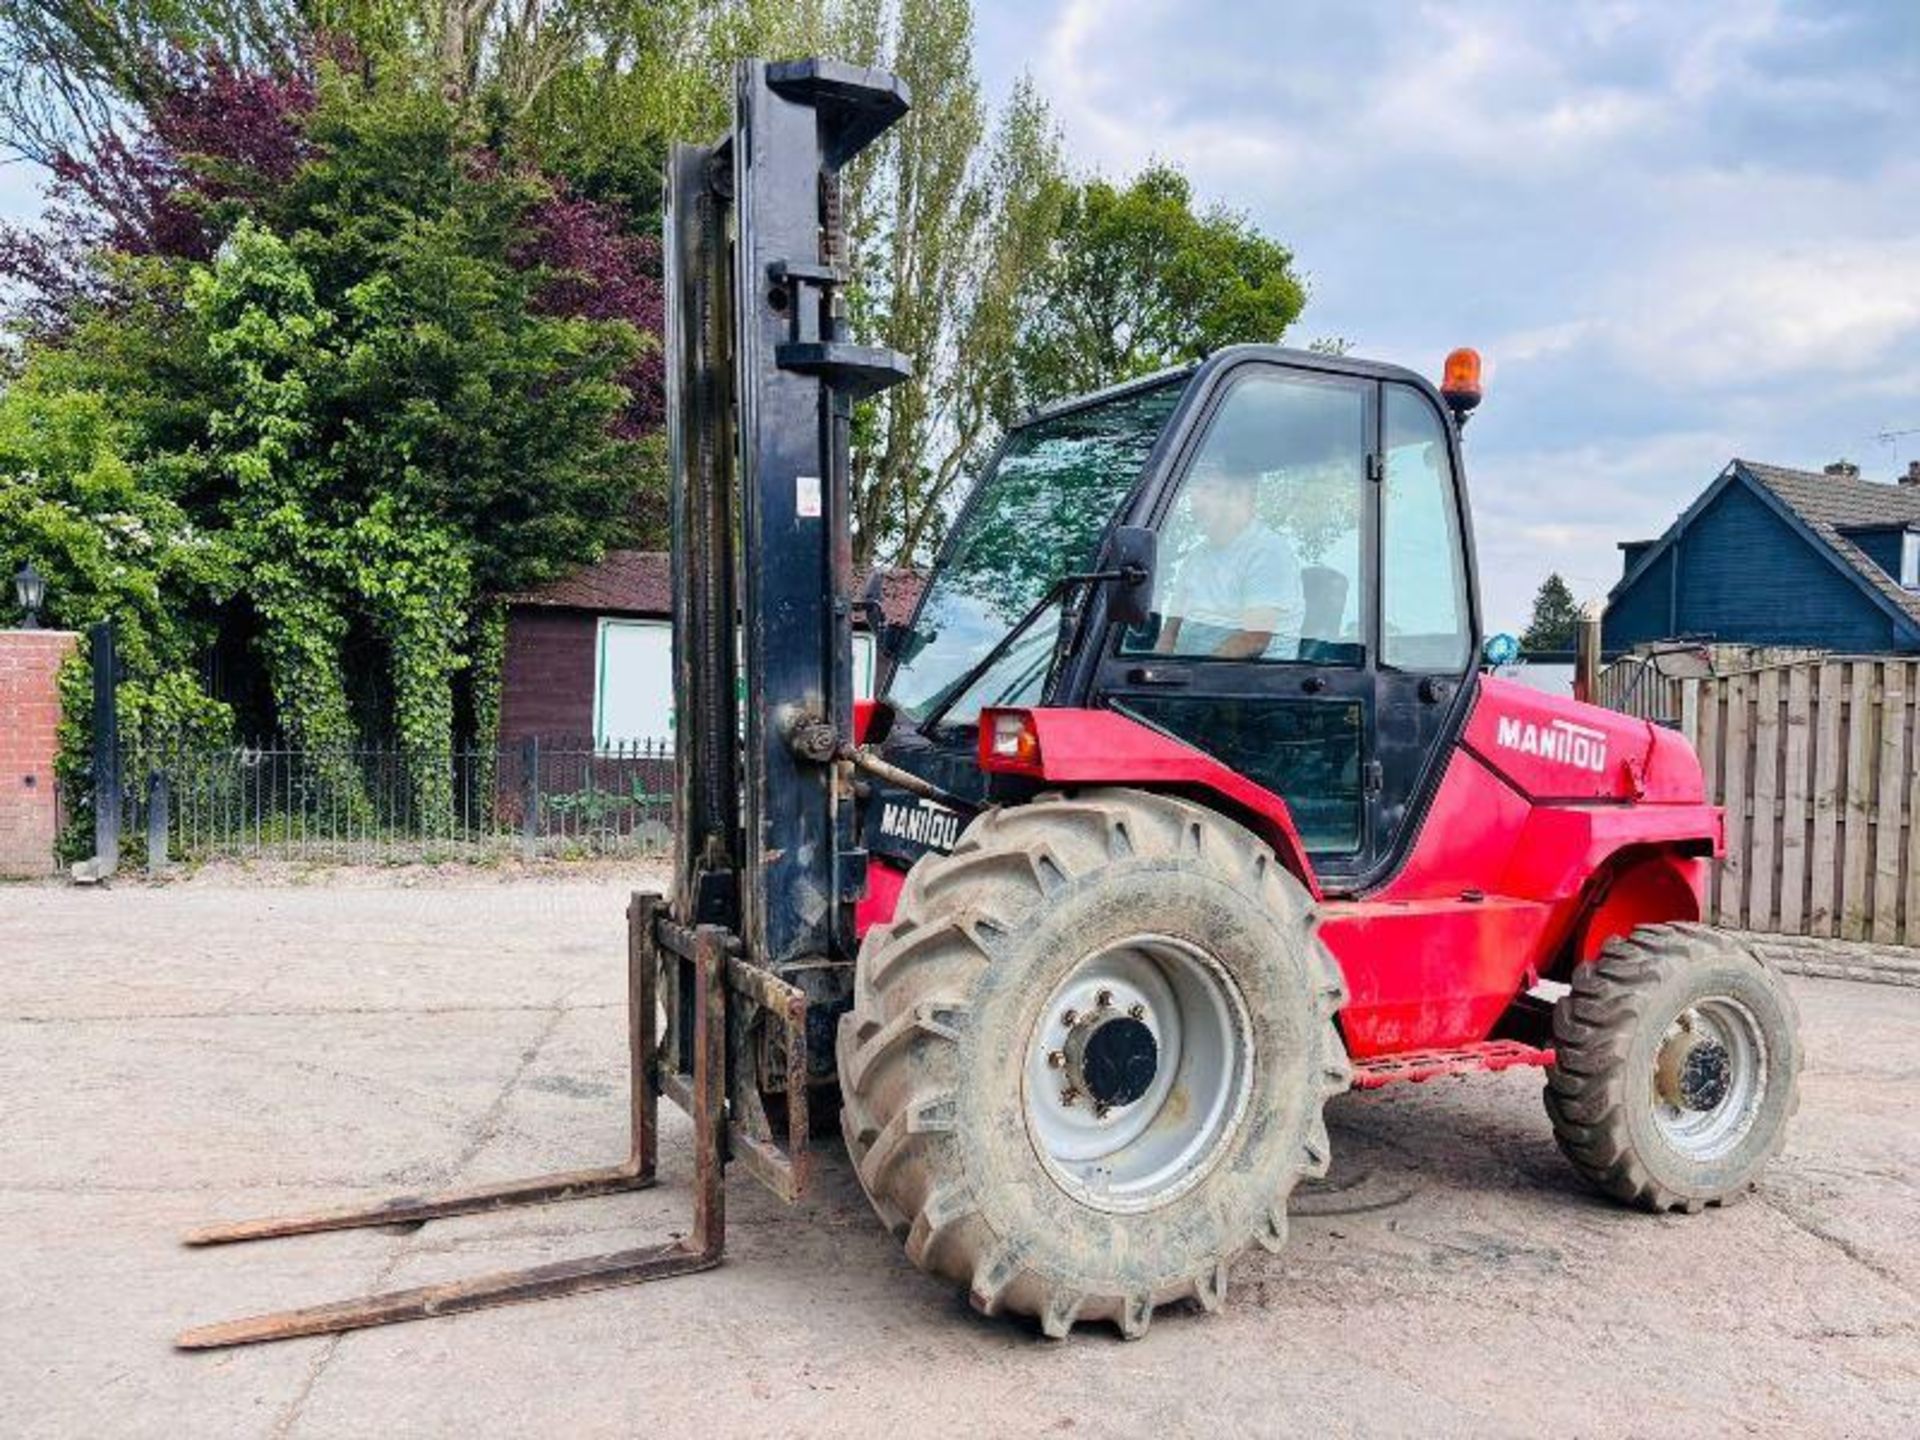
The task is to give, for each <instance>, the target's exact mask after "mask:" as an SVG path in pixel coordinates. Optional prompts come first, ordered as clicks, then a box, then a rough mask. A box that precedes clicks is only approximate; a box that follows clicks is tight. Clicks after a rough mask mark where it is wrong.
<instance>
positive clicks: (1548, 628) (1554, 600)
mask: <svg viewBox="0 0 1920 1440" xmlns="http://www.w3.org/2000/svg"><path fill="white" fill-rule="evenodd" d="M1579 631H1580V607H1579V606H1578V605H1577V604H1575V603H1574V599H1573V591H1571V590H1569V589H1568V588H1567V582H1566V581H1564V580H1562V579H1561V578H1560V576H1559V574H1558V572H1555V573H1554V574H1551V575H1549V576H1547V578H1546V579H1545V580H1543V581H1542V582H1541V583H1540V590H1539V593H1538V594H1536V595H1535V596H1534V597H1533V618H1532V620H1530V621H1529V622H1528V623H1527V629H1526V633H1525V634H1523V635H1522V636H1521V637H1520V643H1521V644H1522V645H1524V646H1525V647H1526V648H1527V649H1529V650H1571V649H1573V647H1574V643H1575V641H1576V639H1577V638H1578V636H1579Z"/></svg>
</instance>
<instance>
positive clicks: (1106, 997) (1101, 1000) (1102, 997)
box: [1093, 990, 1113, 1010]
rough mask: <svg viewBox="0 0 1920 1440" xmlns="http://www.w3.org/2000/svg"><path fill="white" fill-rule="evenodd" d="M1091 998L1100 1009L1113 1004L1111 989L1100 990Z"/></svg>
mask: <svg viewBox="0 0 1920 1440" xmlns="http://www.w3.org/2000/svg"><path fill="white" fill-rule="evenodd" d="M1093 999H1094V1003H1095V1004H1096V1005H1098V1006H1099V1007H1100V1008H1101V1009H1102V1010H1107V1009H1111V1008H1112V1006H1113V991H1111V990H1102V991H1101V992H1100V993H1099V994H1098V995H1096V996H1094V997H1093Z"/></svg>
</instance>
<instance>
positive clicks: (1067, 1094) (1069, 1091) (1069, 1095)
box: [1060, 1085, 1080, 1105]
mask: <svg viewBox="0 0 1920 1440" xmlns="http://www.w3.org/2000/svg"><path fill="white" fill-rule="evenodd" d="M1079 1098H1080V1091H1079V1090H1078V1089H1076V1088H1075V1087H1074V1086H1072V1085H1069V1086H1067V1088H1066V1089H1064V1090H1062V1091H1061V1092H1060V1103H1061V1104H1062V1105H1071V1104H1073V1102H1074V1101H1076V1100H1078V1099H1079Z"/></svg>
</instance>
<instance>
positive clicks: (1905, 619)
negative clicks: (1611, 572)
mask: <svg viewBox="0 0 1920 1440" xmlns="http://www.w3.org/2000/svg"><path fill="white" fill-rule="evenodd" d="M1620 549H1621V551H1622V552H1623V555H1624V558H1625V562H1626V563H1625V574H1624V575H1622V576H1621V579H1620V583H1619V584H1617V585H1615V586H1614V587H1613V590H1612V592H1611V593H1610V594H1609V595H1608V597H1607V612H1606V619H1605V621H1604V622H1603V626H1602V631H1601V635H1602V641H1601V643H1602V647H1603V648H1604V649H1605V651H1606V652H1607V653H1608V654H1615V653H1618V652H1619V651H1622V650H1627V649H1630V648H1632V647H1633V646H1635V645H1639V644H1643V643H1646V642H1649V641H1656V640H1667V639H1674V638H1678V637H1681V636H1687V637H1697V638H1702V639H1708V638H1710V639H1713V640H1716V641H1719V642H1722V643H1725V644H1737V645H1783V646H1808V647H1816V648H1820V649H1825V650H1831V651H1836V652H1842V653H1853V654H1885V653H1889V652H1907V653H1913V652H1920V461H1915V462H1914V463H1913V464H1911V465H1910V466H1909V467H1908V469H1907V473H1906V474H1905V475H1903V476H1902V477H1901V478H1900V479H1899V480H1898V481H1896V482H1893V483H1881V482H1878V481H1873V480H1864V479H1862V478H1861V477H1860V473H1859V470H1858V468H1857V467H1856V466H1852V465H1847V464H1844V463H1843V464H1838V465H1830V466H1828V467H1827V469H1826V470H1825V471H1824V472H1815V471H1810V470H1788V469H1784V468H1782V467H1781V466H1778V465H1762V464H1759V463H1757V462H1755V461H1751V460H1734V461H1731V462H1730V463H1729V464H1728V465H1727V468H1726V469H1724V470H1722V471H1721V472H1720V475H1719V477H1718V478H1717V479H1716V480H1715V481H1714V482H1713V484H1711V485H1709V486H1708V487H1707V488H1706V490H1705V492H1704V493H1703V494H1702V495H1701V496H1700V498H1699V499H1697V500H1695V501H1694V502H1693V504H1692V505H1690V506H1688V507H1687V510H1686V513H1684V514H1683V515H1681V517H1680V518H1679V519H1678V520H1676V521H1674V522H1673V524H1672V526H1671V527H1669V528H1668V530H1667V533H1666V534H1664V535H1662V536H1661V537H1660V538H1659V539H1657V540H1629V541H1627V542H1626V543H1624V544H1622V545H1621V547H1620Z"/></svg>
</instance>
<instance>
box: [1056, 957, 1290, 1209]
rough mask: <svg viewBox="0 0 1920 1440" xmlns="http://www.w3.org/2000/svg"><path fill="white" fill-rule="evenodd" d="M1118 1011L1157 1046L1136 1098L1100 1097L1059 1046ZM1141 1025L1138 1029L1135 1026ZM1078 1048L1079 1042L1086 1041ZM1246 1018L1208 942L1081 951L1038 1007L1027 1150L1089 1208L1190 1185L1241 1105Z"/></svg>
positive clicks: (1149, 1203)
mask: <svg viewBox="0 0 1920 1440" xmlns="http://www.w3.org/2000/svg"><path fill="white" fill-rule="evenodd" d="M1120 1017H1126V1018H1127V1019H1130V1020H1136V1021H1138V1023H1139V1024H1140V1025H1143V1026H1145V1027H1146V1030H1147V1032H1148V1033H1149V1034H1150V1035H1151V1036H1152V1039H1153V1045H1154V1048H1155V1049H1156V1050H1157V1052H1158V1054H1157V1063H1156V1064H1155V1066H1154V1070H1153V1078H1152V1080H1151V1082H1150V1083H1148V1084H1147V1085H1146V1087H1145V1089H1144V1092H1143V1093H1141V1094H1140V1095H1139V1097H1138V1098H1137V1099H1133V1100H1130V1101H1128V1102H1127V1103H1124V1104H1113V1105H1110V1106H1106V1107H1102V1106H1100V1105H1099V1104H1098V1103H1097V1101H1096V1100H1095V1098H1094V1096H1093V1095H1092V1094H1090V1093H1088V1091H1087V1090H1086V1089H1083V1088H1081V1087H1080V1085H1079V1084H1078V1083H1076V1082H1078V1081H1079V1079H1080V1077H1079V1075H1078V1074H1076V1073H1075V1071H1074V1069H1073V1066H1072V1063H1071V1062H1069V1061H1068V1059H1067V1057H1068V1056H1069V1054H1070V1053H1073V1051H1074V1039H1075V1036H1076V1033H1077V1034H1078V1035H1079V1036H1080V1037H1081V1039H1082V1040H1084V1038H1085V1036H1086V1035H1087V1034H1088V1033H1089V1026H1090V1025H1101V1024H1106V1023H1111V1022H1112V1021H1114V1020H1117V1019H1118V1018H1120ZM1136 1033H1137V1032H1136ZM1082 1048H1084V1047H1082ZM1252 1062H1253V1030H1252V1026H1251V1025H1250V1024H1249V1022H1248V1019H1247V1008H1246V1003H1245V1001H1243V1000H1242V999H1241V996H1240V990H1239V987H1238V986H1236V985H1235V984H1234V983H1233V979H1232V977H1231V976H1229V975H1228V974H1227V973H1226V971H1225V970H1224V969H1222V968H1221V966H1220V965H1219V964H1218V962H1216V961H1215V960H1214V959H1213V958H1212V957H1211V956H1209V955H1208V954H1207V953H1206V952H1205V951H1203V950H1202V949H1200V948H1199V947H1198V946H1196V945H1193V944H1191V943H1189V942H1188V941H1185V940H1176V939H1174V938H1172V937H1170V936H1166V935H1136V936H1131V937H1128V938H1127V939H1125V940H1121V941H1118V942H1116V943H1114V944H1111V945H1108V946H1105V947H1103V948H1102V949H1100V950H1097V951H1095V952H1093V953H1092V954H1090V955H1088V956H1087V957H1086V958H1084V959H1083V960H1081V961H1080V963H1079V964H1077V965H1076V966H1074V968H1073V969H1072V970H1071V971H1070V972H1069V973H1068V975H1067V977H1066V978H1065V979H1064V980H1062V981H1061V982H1060V984H1059V985H1058V986H1057V987H1055V989H1054V992H1053V994H1052V995H1051V996H1049V997H1048V1000H1047V1003H1046V1005H1045V1006H1043V1007H1042V1009H1041V1011H1040V1013H1039V1015H1038V1016H1036V1017H1035V1020H1034V1024H1033V1029H1032V1032H1031V1035H1030V1037H1029V1042H1028V1046H1027V1059H1026V1066H1025V1071H1024V1075H1023V1077H1022V1078H1023V1085H1022V1089H1023V1098H1024V1108H1025V1112H1026V1122H1027V1135H1028V1138H1029V1139H1030V1140H1031V1142H1032V1144H1033V1148H1034V1152H1035V1154H1037V1155H1038V1156H1039V1158H1040V1161H1041V1163H1042V1164H1043V1165H1045V1166H1046V1168H1047V1171H1048V1173H1049V1174H1050V1175H1052V1177H1053V1179H1054V1180H1055V1182H1056V1183H1058V1184H1059V1185H1060V1186H1061V1188H1062V1189H1064V1190H1065V1191H1066V1192H1067V1193H1068V1194H1070V1195H1072V1196H1073V1197H1074V1198H1075V1199H1077V1200H1079V1201H1081V1202H1082V1203H1084V1204H1086V1205H1089V1206H1091V1207H1093V1208H1094V1209H1097V1210H1109V1211H1139V1210H1151V1209H1154V1208H1156V1207H1158V1206H1161V1205H1164V1204H1166V1203H1167V1202H1168V1201H1170V1200H1172V1199H1174V1198H1175V1197H1176V1196H1178V1195H1180V1194H1183V1193H1184V1192H1185V1191H1187V1190H1188V1189H1190V1188H1192V1187H1193V1186H1194V1185H1197V1184H1198V1183H1199V1182H1200V1180H1201V1179H1202V1178H1203V1177H1204V1176H1205V1175H1206V1174H1207V1172H1208V1171H1209V1170H1210V1169H1211V1168H1212V1166H1213V1165H1214V1164H1215V1163H1216V1162H1217V1161H1218V1160H1219V1158H1220V1156H1221V1154H1222V1152H1223V1151H1224V1149H1225V1143H1224V1142H1225V1141H1226V1139H1227V1138H1228V1137H1229V1136H1230V1135H1232V1134H1233V1133H1234V1132H1235V1131H1236V1130H1237V1129H1238V1128H1239V1125H1240V1122H1241V1120H1242V1118H1243V1117H1244V1116H1245V1114H1246V1110H1247V1103H1248V1097H1249V1095H1250V1093H1251V1090H1252V1084H1253V1063H1252Z"/></svg>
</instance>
